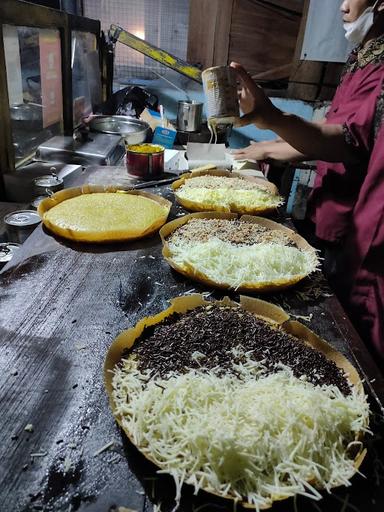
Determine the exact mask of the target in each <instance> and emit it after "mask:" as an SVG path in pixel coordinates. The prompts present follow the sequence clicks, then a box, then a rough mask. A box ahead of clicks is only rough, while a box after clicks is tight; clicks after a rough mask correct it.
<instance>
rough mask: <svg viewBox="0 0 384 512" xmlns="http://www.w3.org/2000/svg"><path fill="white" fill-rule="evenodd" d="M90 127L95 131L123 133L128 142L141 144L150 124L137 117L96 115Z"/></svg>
mask: <svg viewBox="0 0 384 512" xmlns="http://www.w3.org/2000/svg"><path fill="white" fill-rule="evenodd" d="M89 127H90V129H91V131H93V132H101V133H110V134H114V135H121V136H122V137H123V138H124V140H125V143H126V144H141V143H142V142H144V141H145V140H146V138H147V134H148V132H149V129H150V128H149V124H148V123H146V122H145V121H141V120H140V119H136V118H135V117H128V116H101V115H100V116H94V117H93V118H92V119H91V121H90V123H89Z"/></svg>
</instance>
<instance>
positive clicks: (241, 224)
mask: <svg viewBox="0 0 384 512" xmlns="http://www.w3.org/2000/svg"><path fill="white" fill-rule="evenodd" d="M188 219H189V220H188V221H187V222H185V223H184V224H183V225H180V224H179V225H177V227H176V229H174V230H173V231H172V230H170V229H168V228H167V227H166V226H165V227H164V228H163V229H162V230H161V232H160V235H161V236H162V238H163V242H164V249H163V255H164V256H165V258H166V259H167V261H168V262H169V263H170V265H171V266H172V267H173V268H175V269H176V270H178V271H179V272H181V273H183V274H185V275H187V276H188V277H191V278H192V279H196V280H199V281H202V282H204V283H207V284H210V285H214V286H217V287H221V288H232V289H235V290H257V291H270V290H273V289H279V288H283V287H286V286H290V285H293V284H295V283H297V282H299V281H300V280H301V279H303V278H304V277H305V276H307V275H309V274H310V273H311V272H313V271H315V270H316V269H317V266H318V258H317V255H316V251H315V250H314V249H313V248H312V247H310V246H309V245H308V244H307V245H304V244H301V246H298V245H297V243H295V241H294V239H292V238H290V236H289V231H290V230H288V231H287V230H286V231H282V230H281V229H280V228H281V226H279V225H278V224H276V223H272V222H271V221H269V224H271V225H272V227H274V228H275V229H269V228H268V227H264V226H263V225H261V224H260V225H258V224H257V221H256V219H254V221H253V222H246V221H241V220H240V221H239V220H235V219H232V220H231V219H226V218H221V219H212V218H201V217H200V218H194V217H193V215H191V216H188ZM183 222H184V221H183ZM165 230H166V231H165ZM165 232H166V233H168V236H164V233H165ZM287 233H288V234H287ZM291 233H293V232H292V231H291ZM298 238H299V237H298V236H297V235H296V238H295V240H297V239H298Z"/></svg>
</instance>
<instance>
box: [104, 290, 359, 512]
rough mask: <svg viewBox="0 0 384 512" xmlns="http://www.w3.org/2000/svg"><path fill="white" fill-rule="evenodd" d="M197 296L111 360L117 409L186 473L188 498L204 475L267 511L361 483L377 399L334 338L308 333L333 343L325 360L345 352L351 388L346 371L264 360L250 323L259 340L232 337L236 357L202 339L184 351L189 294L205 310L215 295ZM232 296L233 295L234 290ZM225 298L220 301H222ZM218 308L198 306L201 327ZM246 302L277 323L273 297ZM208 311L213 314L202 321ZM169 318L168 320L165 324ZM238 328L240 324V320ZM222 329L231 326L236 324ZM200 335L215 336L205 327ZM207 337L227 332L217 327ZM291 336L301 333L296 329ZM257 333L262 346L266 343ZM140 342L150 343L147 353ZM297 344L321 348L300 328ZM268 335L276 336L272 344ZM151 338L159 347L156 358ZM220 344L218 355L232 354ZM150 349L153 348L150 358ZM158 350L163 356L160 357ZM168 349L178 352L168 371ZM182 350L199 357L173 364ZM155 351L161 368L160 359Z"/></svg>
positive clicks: (155, 451) (176, 304) (137, 435)
mask: <svg viewBox="0 0 384 512" xmlns="http://www.w3.org/2000/svg"><path fill="white" fill-rule="evenodd" d="M196 297H197V296H195V297H193V298H191V297H188V298H185V297H181V298H178V299H176V300H175V299H174V301H173V304H172V307H171V308H169V309H168V310H166V311H165V312H163V313H161V314H159V315H157V316H156V317H153V318H152V319H151V318H149V319H148V318H147V319H144V320H143V321H142V322H140V323H139V324H137V326H136V327H135V328H133V329H131V330H129V331H125V333H122V334H121V335H120V336H119V337H118V338H117V339H116V341H115V343H114V345H113V346H112V347H111V349H110V351H109V355H108V356H107V362H106V367H105V369H106V374H105V375H106V383H107V389H108V390H109V393H110V399H111V405H112V408H113V411H114V414H115V417H116V418H117V420H118V422H119V423H120V425H121V426H122V428H123V429H124V431H125V432H126V433H127V435H128V437H129V438H130V440H131V441H132V442H133V443H134V444H135V445H136V446H137V447H138V448H139V450H140V451H141V452H142V453H143V454H144V455H145V456H146V457H147V458H148V459H149V460H151V461H152V462H154V463H155V464H156V465H157V466H158V467H159V471H158V472H159V473H168V474H170V475H171V476H172V477H173V478H174V480H175V483H176V502H177V504H178V503H179V501H180V497H181V488H182V485H183V484H184V483H187V484H190V485H192V486H193V487H194V489H195V492H198V491H199V490H204V491H207V492H210V493H213V494H215V495H218V496H221V497H225V498H230V499H233V500H234V501H236V502H239V503H241V504H242V505H244V506H246V507H252V508H254V509H256V510H257V511H259V510H263V509H266V508H269V507H271V506H272V504H273V502H274V501H277V500H282V499H285V498H288V497H292V496H295V495H302V496H306V497H308V498H311V499H313V500H319V499H321V494H320V492H319V491H320V490H326V491H328V492H329V491H330V490H331V489H332V488H334V487H336V486H340V485H350V479H351V478H352V476H353V475H354V474H355V473H356V471H357V470H358V467H359V465H360V464H361V461H362V459H363V457H364V453H365V452H364V450H363V448H362V442H361V439H362V435H363V434H364V432H367V431H368V420H369V406H368V403H367V397H366V396H365V394H364V392H363V390H362V387H361V386H359V385H358V381H359V379H358V376H357V373H356V371H355V370H354V369H353V367H352V366H351V365H350V364H349V363H348V362H347V361H346V360H345V358H344V357H343V356H342V355H341V354H338V353H337V352H336V351H335V350H334V349H332V348H331V347H330V346H329V345H327V344H326V342H324V341H323V340H320V339H318V341H317V342H315V341H314V338H313V337H312V338H308V340H307V342H306V343H307V344H308V345H309V346H310V345H311V344H315V343H317V348H316V350H320V351H322V350H324V352H323V353H322V354H323V355H321V357H322V358H324V354H327V356H329V357H331V358H332V360H333V361H337V367H338V368H339V369H341V370H342V371H343V372H344V373H343V377H342V378H343V379H346V380H347V382H348V388H347V391H346V390H345V389H344V388H343V386H341V387H340V384H337V379H336V380H335V381H334V382H335V383H333V381H332V379H331V380H330V381H329V380H328V381H323V382H322V383H321V382H319V383H318V384H316V383H315V382H314V381H311V378H310V377H309V374H308V375H306V374H305V373H304V374H302V375H298V374H297V368H296V370H295V369H293V367H292V368H291V367H290V366H289V365H287V364H283V363H282V362H280V363H279V362H278V361H275V362H274V363H273V364H272V366H271V364H269V363H271V361H268V358H267V360H266V359H259V360H256V359H255V352H254V350H253V349H250V348H251V345H252V343H253V341H252V340H253V336H254V335H249V333H248V335H247V336H246V338H244V340H245V339H247V340H248V341H247V342H246V343H248V346H247V345H246V343H245V345H244V346H243V345H242V344H239V345H233V341H231V340H230V339H227V340H225V339H222V347H223V348H222V350H224V352H225V350H227V348H228V346H231V344H232V348H231V349H229V350H228V351H227V352H225V355H224V359H223V361H224V360H225V361H226V363H225V364H224V366H220V365H215V363H214V362H212V357H211V356H210V354H204V353H202V352H201V351H198V350H194V349H191V351H190V353H189V354H188V355H186V351H185V350H181V351H179V352H178V349H177V346H174V352H173V354H174V355H173V356H172V355H171V352H170V351H169V345H175V344H176V345H177V343H178V341H177V340H178V339H181V338H180V337H179V336H176V338H173V337H172V334H171V332H175V331H174V330H173V331H172V329H171V328H170V326H171V325H177V322H179V321H181V320H182V319H183V318H184V316H183V315H184V314H185V313H184V312H185V308H186V305H187V302H188V301H190V304H193V306H191V307H193V308H198V306H199V304H200V303H203V302H204V301H203V300H202V299H200V302H199V300H198V299H196ZM242 300H243V299H242ZM224 302H225V303H226V304H228V300H227V299H225V300H224ZM204 303H205V304H208V303H207V302H204ZM222 303H223V301H222V302H220V303H216V304H218V305H219V307H221V306H220V304H222ZM211 308H212V306H210V305H209V306H206V309H205V310H204V309H202V308H200V309H197V310H196V311H197V313H195V317H196V318H197V319H200V320H198V321H197V323H196V327H198V326H199V325H200V326H201V329H205V328H206V326H209V325H210V323H209V322H211V320H209V319H210V318H212V316H211V315H214V314H215V311H216V310H215V308H214V309H213V310H212V309H211ZM243 308H244V309H246V310H247V309H248V311H252V314H255V312H256V311H258V310H259V311H260V312H263V314H264V319H263V320H261V319H260V317H256V318H259V319H258V320H256V323H257V322H259V324H260V322H267V320H266V317H265V315H266V314H267V313H266V311H268V303H265V302H264V301H259V300H255V299H249V298H247V299H246V306H245V305H243ZM270 308H271V317H272V316H273V317H274V319H275V320H274V322H275V321H277V319H278V318H280V320H278V321H279V323H280V322H281V326H282V328H283V329H285V327H284V326H285V325H287V320H286V316H285V313H284V312H283V311H282V310H280V313H276V310H277V309H279V308H276V306H270ZM244 309H243V313H241V310H239V309H238V308H237V309H236V311H237V313H236V315H238V316H237V317H238V318H240V322H241V321H243V317H245V316H247V315H248V314H249V313H248V312H247V313H245V312H244ZM230 310H231V307H229V306H228V305H226V306H225V307H224V311H225V312H226V313H225V314H226V315H228V314H229V313H228V311H230ZM178 311H181V312H182V313H181V316H180V315H179V314H178ZM204 311H205V313H204ZM217 311H221V310H217ZM175 313H176V315H175ZM204 314H205V315H208V316H207V317H206V318H205V319H204V321H202V320H201V318H202V317H201V315H204ZM231 314H232V313H231ZM188 315H189V313H188ZM167 319H168V320H167ZM207 319H208V320H207ZM189 321H191V320H189ZM244 321H245V320H244ZM247 321H248V320H247ZM271 321H272V320H271ZM163 322H165V323H164V327H163V328H161V327H159V329H158V330H157V331H156V329H155V331H154V330H153V327H154V326H161V325H162V323H163ZM251 323H252V322H251ZM267 323H268V322H267ZM182 325H186V324H182ZM244 325H245V324H244ZM273 325H274V327H270V329H271V328H272V329H273V330H275V329H276V328H277V327H276V326H277V324H276V323H274V324H273ZM147 326H152V327H150V328H149V327H148V329H149V331H148V332H149V335H148V336H149V338H146V336H147V335H145V334H144V333H145V329H146V327H147ZM204 326H205V327H204ZM161 329H163V331H161ZM232 329H234V331H233V332H239V330H238V329H236V326H232ZM160 332H164V333H166V335H165V338H164V341H163V345H161V344H160V345H159V339H160V338H159V336H160ZM176 332H177V330H176ZM188 332H189V331H187V332H186V333H185V331H183V335H182V338H183V339H184V340H185V341H183V343H184V342H185V343H186V344H187V346H188V343H191V344H194V343H196V342H195V340H194V339H190V341H188V336H189V335H188ZM197 332H199V329H198V331H197ZM222 332H227V331H226V330H225V328H224V330H223V331H222ZM260 332H261V331H260ZM151 333H153V334H151ZM156 333H157V334H156ZM312 334H313V333H312ZM199 335H202V336H203V337H204V333H201V332H199ZM207 335H208V336H210V337H211V338H212V340H216V338H215V334H213V333H212V332H210V331H209V330H208V331H207ZM151 336H152V338H151ZM279 336H283V338H284V336H285V337H287V334H285V335H284V334H281V335H278V337H277V338H276V339H277V340H278V339H279ZM314 337H315V335H314ZM283 338H282V339H283ZM150 339H152V341H150ZM202 339H203V338H202ZM288 339H289V340H294V339H295V338H294V337H292V336H290V335H288ZM249 340H251V341H249ZM254 341H255V343H256V345H252V346H253V347H255V346H256V347H257V340H254ZM136 342H138V345H139V348H138V349H137V350H136V351H135V349H134V348H133V347H135V344H136ZM215 342H216V341H215ZM296 342H297V343H298V344H299V345H300V347H301V348H299V349H298V350H299V351H303V350H304V351H305V350H310V351H311V350H312V351H313V349H311V348H305V346H306V345H304V346H303V344H302V342H301V341H299V340H298V339H297V338H296ZM296 342H295V343H296ZM179 343H180V341H179ZM217 343H219V341H217ZM249 343H250V344H251V345H249ZM268 343H270V342H269V341H268V340H266V341H265V346H268ZM203 345H204V346H205V349H204V348H201V350H207V349H208V350H210V349H209V347H211V342H204V343H202V347H203ZM124 347H125V348H124ZM140 347H141V348H140ZM150 347H156V349H155V352H154V353H153V356H151V350H152V349H151V348H150ZM219 347H220V345H217V350H218V352H214V353H215V354H216V355H218V357H219V358H221V357H222V356H220V353H222V352H221V350H220V348H219ZM225 347H227V348H225ZM132 348H133V349H132ZM118 354H120V356H119V355H118ZM167 354H168V355H167ZM176 354H181V355H176ZM335 354H336V355H335ZM141 357H145V358H146V364H147V366H145V365H144V366H143V363H142V360H141ZM151 357H153V358H154V359H153V361H155V363H150V361H151ZM159 357H161V358H165V359H167V358H168V357H169V358H170V359H169V362H168V363H167V365H168V366H167V368H168V370H167V371H165V372H164V371H163V370H164V366H163V365H164V363H161V364H160V363H158V360H159ZM172 357H173V358H175V357H176V359H177V360H183V361H184V360H185V358H186V359H187V360H189V361H190V362H189V363H188V362H186V363H185V367H184V368H183V369H182V370H181V369H180V367H179V366H177V365H173V363H172ZM215 357H216V356H215ZM318 357H320V356H318ZM188 358H189V359H188ZM309 359H310V361H313V358H312V357H310V358H309ZM320 359H321V358H320ZM320 359H319V360H320ZM228 360H230V361H232V362H231V363H230V364H231V365H232V366H231V367H228V366H227V363H228ZM288 360H289V357H288ZM324 360H325V359H324ZM148 361H149V363H150V364H155V366H152V367H151V366H149V367H148ZM299 364H300V363H299ZM327 364H330V365H331V366H332V365H333V364H334V363H327ZM156 368H157V369H156ZM334 368H336V367H334ZM336 374H337V371H336ZM336 374H335V375H336ZM340 375H342V374H340ZM347 375H348V377H347ZM349 378H350V379H351V380H349ZM352 382H354V384H352ZM176 508H177V506H176Z"/></svg>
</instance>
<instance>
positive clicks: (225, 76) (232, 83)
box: [201, 66, 240, 124]
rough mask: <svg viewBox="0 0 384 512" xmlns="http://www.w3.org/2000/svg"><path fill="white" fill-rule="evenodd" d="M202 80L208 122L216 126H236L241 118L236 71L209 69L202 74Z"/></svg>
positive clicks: (228, 68)
mask: <svg viewBox="0 0 384 512" xmlns="http://www.w3.org/2000/svg"><path fill="white" fill-rule="evenodd" d="M201 78H202V80H203V88H204V94H205V99H206V109H207V117H208V121H210V122H211V123H215V124H234V122H235V120H236V119H238V118H239V116H240V111H239V101H238V97H237V73H236V71H235V69H234V68H232V67H230V66H216V67H213V68H207V69H205V70H204V71H203V72H202V74H201Z"/></svg>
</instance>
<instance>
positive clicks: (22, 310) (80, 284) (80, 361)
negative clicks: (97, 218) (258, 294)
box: [0, 187, 384, 512]
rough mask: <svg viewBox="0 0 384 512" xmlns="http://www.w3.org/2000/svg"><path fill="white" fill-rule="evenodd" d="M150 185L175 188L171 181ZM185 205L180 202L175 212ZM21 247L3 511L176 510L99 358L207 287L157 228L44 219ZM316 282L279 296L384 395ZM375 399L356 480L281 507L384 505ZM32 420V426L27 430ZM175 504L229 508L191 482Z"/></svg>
mask: <svg viewBox="0 0 384 512" xmlns="http://www.w3.org/2000/svg"><path fill="white" fill-rule="evenodd" d="M151 191H153V192H160V193H162V194H163V195H164V196H165V197H171V192H170V189H169V187H162V188H161V189H157V190H156V189H151ZM181 212H182V210H181V209H180V208H178V207H173V209H172V213H171V217H174V216H175V215H177V214H179V213H181ZM21 256H22V257H23V258H26V259H24V260H23V261H20V262H19V263H17V264H16V265H15V266H13V267H11V268H9V269H8V270H7V271H6V272H5V273H3V274H2V275H0V282H1V289H0V320H1V321H0V328H1V334H0V344H1V348H0V351H1V352H0V353H1V356H0V369H1V371H0V396H1V404H0V432H1V444H0V468H1V474H0V510H1V511H2V510H4V511H10V510H12V511H15V512H16V511H21V512H25V511H33V510H44V511H52V510H54V511H56V510H58V511H61V510H62V511H68V512H69V511H75V510H79V511H114V510H119V507H127V508H129V509H132V510H137V511H146V512H147V511H152V510H153V509H154V504H161V510H163V511H164V512H166V511H170V510H172V508H173V507H174V502H173V495H174V487H173V484H172V481H171V479H170V478H167V477H161V478H160V477H157V475H156V471H155V468H154V467H153V466H152V465H151V464H150V463H148V462H147V461H146V460H145V459H144V458H143V457H142V456H141V455H140V453H138V452H137V450H136V449H135V448H134V447H133V446H132V445H130V444H129V443H128V442H127V441H126V439H125V437H124V436H123V435H122V434H121V432H120V431H119V429H118V427H117V426H116V424H115V422H114V420H113V418H112V414H111V413H110V410H109V407H108V402H107V398H106V394H105V392H104V389H103V382H102V366H103V362H104V357H105V353H106V351H107V348H108V346H109V345H110V343H111V342H112V340H113V339H114V338H115V336H116V335H117V334H119V333H120V332H121V331H122V330H123V329H126V328H128V327H130V326H132V325H134V324H135V323H136V322H137V321H138V320H139V319H140V318H142V317H143V316H147V315H152V314H154V313H156V312H158V311H160V310H162V309H164V308H165V307H167V301H168V299H170V298H171V297H174V296H177V295H180V294H183V293H185V292H189V291H199V292H203V291H212V290H207V289H206V288H205V287H202V286H200V285H196V284H195V283H193V282H191V281H189V280H187V279H185V278H183V277H182V276H179V275H177V274H176V273H175V272H174V271H172V270H171V269H170V268H169V267H168V265H167V264H166V263H165V262H164V260H163V259H162V257H161V244H160V240H159V237H158V236H157V235H156V236H154V237H151V238H148V239H146V240H143V241H140V242H135V243H132V244H122V245H111V246H105V247H93V246H92V247H91V246H84V245H82V244H69V243H63V242H61V241H59V240H55V239H54V238H52V237H50V236H48V235H47V234H46V233H44V231H43V230H42V228H41V227H40V228H38V229H37V230H36V231H35V232H34V233H33V235H32V236H31V237H30V239H29V240H28V241H27V243H26V244H25V246H24V247H23V253H22V255H21ZM310 284H311V282H308V281H307V282H306V283H304V284H303V285H301V286H299V287H298V288H295V289H294V290H292V291H291V292H287V293H286V294H283V295H281V294H280V295H278V296H274V297H272V299H273V300H274V301H275V302H277V303H280V304H282V305H283V306H285V307H288V308H289V310H290V312H291V313H293V314H296V315H302V316H305V317H308V318H307V320H309V322H308V325H309V326H310V327H311V328H312V329H313V330H315V331H316V332H318V333H319V334H320V335H322V336H323V337H324V338H326V339H328V340H329V341H330V342H332V343H333V344H334V345H335V346H336V347H337V348H338V349H340V350H342V351H343V352H344V353H345V354H346V355H347V356H348V357H350V358H351V359H352V360H353V361H354V360H355V358H356V357H357V358H358V364H359V365H360V366H362V371H363V372H364V376H365V374H366V378H367V379H368V380H372V379H374V378H376V379H377V380H376V383H372V389H371V392H372V396H373V394H374V393H375V392H377V393H378V394H379V395H380V393H381V392H382V390H383V388H382V380H380V375H379V374H378V373H377V370H376V367H375V365H374V363H373V361H372V359H371V358H370V356H369V354H368V353H367V352H366V350H365V349H364V347H363V346H362V344H361V341H360V340H359V338H358V337H357V336H356V334H355V332H354V331H353V330H352V329H351V327H350V324H349V323H348V321H347V320H346V319H345V317H344V316H343V312H342V310H341V309H340V306H339V305H338V303H337V301H335V299H334V298H333V297H324V295H323V294H321V295H320V296H319V297H317V298H316V294H317V293H316V290H318V287H314V286H312V292H313V293H312V292H311V293H312V300H309V301H308V300H305V301H304V300H302V298H300V295H298V294H297V292H300V291H303V290H307V291H308V286H309V285H310ZM312 284H313V283H312ZM323 284H324V283H322V286H323ZM310 288H311V286H310ZM213 296H215V297H221V296H222V293H219V292H214V293H213ZM264 298H267V297H264ZM311 314H312V317H311V318H309V317H310V316H311ZM304 321H305V320H304ZM355 362H356V361H355ZM375 390H376V391H375ZM381 396H382V395H381ZM372 404H373V409H374V411H377V413H376V414H375V416H374V425H373V430H374V435H373V436H370V437H369V439H368V441H367V443H368V447H369V450H368V456H367V458H366V461H365V462H364V464H363V466H362V472H363V473H364V474H365V475H366V476H367V478H366V479H364V478H362V477H360V476H358V475H357V476H356V477H354V479H353V485H352V486H351V487H349V488H342V489H338V490H335V492H334V493H332V495H329V496H328V495H324V499H323V500H322V501H320V502H317V503H314V502H312V501H309V500H307V499H305V498H304V499H298V500H297V503H296V505H295V504H294V502H293V500H290V501H287V502H286V503H284V504H277V505H276V506H274V507H273V510H274V511H279V512H280V511H283V510H284V511H285V512H289V511H293V510H295V506H296V507H297V510H298V511H301V512H303V511H306V512H307V511H322V512H333V511H335V512H336V511H348V510H354V511H356V510H357V511H362V512H368V511H376V510H380V511H381V510H383V506H384V496H383V492H384V491H383V486H382V485H381V483H382V481H383V476H384V473H383V463H382V462H381V460H380V459H382V460H384V459H383V456H384V449H383V446H384V443H383V440H382V437H381V434H380V430H381V432H384V430H383V426H384V425H383V422H382V419H381V416H380V415H379V413H378V411H379V409H378V406H377V403H376V402H375V400H374V399H373V400H372ZM28 424H30V425H32V431H31V432H28V431H26V430H25V427H26V426H27V425H28ZM111 443H113V445H111ZM106 446H109V447H108V448H107V449H105V450H104V451H102V452H101V453H99V452H100V449H102V448H103V447H106ZM180 510H182V511H196V510H222V511H230V510H233V506H232V505H231V504H228V503H227V502H225V501H223V500H219V499H213V498H212V497H210V496H208V495H206V494H204V493H202V494H201V495H199V496H197V497H195V496H193V493H192V491H191V490H190V489H189V488H186V489H185V490H184V492H183V498H182V502H181V507H180Z"/></svg>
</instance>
